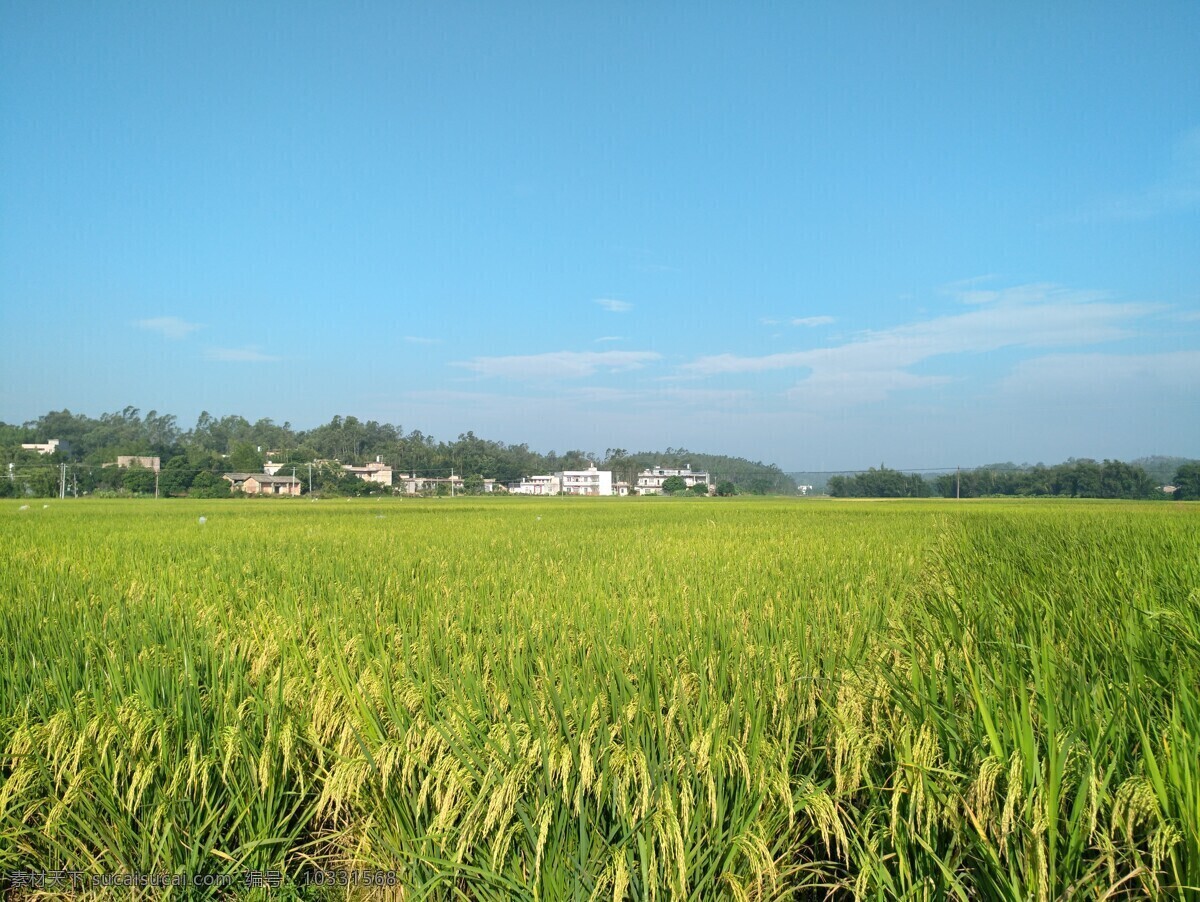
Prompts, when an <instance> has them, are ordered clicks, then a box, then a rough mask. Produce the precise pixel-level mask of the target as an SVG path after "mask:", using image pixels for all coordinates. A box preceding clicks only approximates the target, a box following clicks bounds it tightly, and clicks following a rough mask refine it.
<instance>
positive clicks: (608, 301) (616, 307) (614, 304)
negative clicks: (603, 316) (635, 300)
mask: <svg viewBox="0 0 1200 902" xmlns="http://www.w3.org/2000/svg"><path fill="white" fill-rule="evenodd" d="M595 303H597V304H599V305H600V306H601V307H603V308H604V309H605V310H607V311H608V312H609V313H628V312H629V311H630V310H632V309H633V304H631V303H629V301H618V300H616V299H615V298H596V300H595Z"/></svg>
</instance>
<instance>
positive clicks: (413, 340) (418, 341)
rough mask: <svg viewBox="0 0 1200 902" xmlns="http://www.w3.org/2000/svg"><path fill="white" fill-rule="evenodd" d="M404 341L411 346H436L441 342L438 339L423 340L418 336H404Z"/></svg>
mask: <svg viewBox="0 0 1200 902" xmlns="http://www.w3.org/2000/svg"><path fill="white" fill-rule="evenodd" d="M404 340H405V341H407V342H408V343H409V344H413V345H436V344H441V341H442V340H441V339H440V338H424V337H422V336H420V335H405V336H404Z"/></svg>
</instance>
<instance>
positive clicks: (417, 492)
mask: <svg viewBox="0 0 1200 902" xmlns="http://www.w3.org/2000/svg"><path fill="white" fill-rule="evenodd" d="M267 457H268V459H267V461H266V463H265V464H264V466H263V472H261V473H225V474H224V478H225V479H226V480H227V481H228V482H229V483H230V485H231V487H232V489H233V490H234V491H237V492H242V493H244V494H247V495H300V494H301V493H302V491H303V488H304V480H303V479H302V478H301V476H300V475H298V472H297V467H296V466H295V465H292V464H286V465H285V464H282V463H275V462H272V461H271V459H270V457H271V455H270V454H269V453H268V455H267ZM137 465H140V466H146V467H148V468H150V469H155V468H156V466H157V458H147V459H145V460H144V461H142V460H139V461H138V464H137ZM313 465H314V466H330V465H332V466H337V467H340V468H341V469H342V470H344V471H345V472H346V473H348V474H349V475H351V476H355V477H357V478H359V479H362V480H364V481H366V482H372V483H375V484H377V485H379V486H381V487H383V488H387V489H390V490H391V492H392V494H395V495H409V496H426V495H437V494H449V495H462V494H467V493H469V492H472V491H474V492H482V493H483V494H489V495H491V494H510V495H543V496H545V495H588V496H597V497H603V496H618V497H627V496H629V495H661V494H664V493H666V494H669V493H670V492H671V488H672V486H673V485H674V486H679V485H680V484H682V489H683V490H687V491H691V492H693V493H696V494H709V495H711V494H713V493H714V491H715V486H714V484H713V481H712V478H711V476H710V475H709V474H708V473H707V472H706V471H703V470H693V469H692V468H691V465H690V464H689V465H685V466H683V467H660V466H655V467H649V468H647V469H645V470H642V471H641V472H640V473H639V474H638V476H637V480H636V482H634V483H633V484H632V485H631V484H630V483H629V482H626V481H624V480H616V481H614V479H613V472H612V470H599V469H597V468H596V466H595V464H592V465H591V466H589V467H588V468H587V469H586V470H560V471H558V472H555V473H547V474H545V475H539V476H526V477H524V478H523V479H521V480H520V481H519V482H510V483H508V484H507V485H505V484H503V483H500V482H498V481H497V480H495V479H483V478H481V477H470V476H468V477H465V478H464V477H463V476H461V475H456V474H454V473H451V474H450V475H449V476H418V475H416V474H415V473H409V474H404V473H396V472H395V471H394V470H393V468H392V467H391V466H390V465H388V464H386V463H384V462H383V461H382V460H381V459H378V458H377V459H376V460H374V461H372V462H370V463H367V464H364V465H362V466H356V465H353V464H340V463H338V462H337V461H313ZM306 466H307V465H306ZM286 470H292V471H293V472H291V473H288V472H285V471H286ZM671 479H676V480H679V482H676V483H673V484H672V483H669V482H668V480H671ZM696 486H702V488H701V489H700V491H699V492H697V489H696Z"/></svg>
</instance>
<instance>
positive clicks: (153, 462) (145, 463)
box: [117, 454, 162, 473]
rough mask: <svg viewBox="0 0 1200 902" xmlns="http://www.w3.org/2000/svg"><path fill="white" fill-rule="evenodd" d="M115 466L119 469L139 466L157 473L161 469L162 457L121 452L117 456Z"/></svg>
mask: <svg viewBox="0 0 1200 902" xmlns="http://www.w3.org/2000/svg"><path fill="white" fill-rule="evenodd" d="M117 466H118V467H120V468H121V469H128V468H129V467H141V468H143V469H145V470H153V471H154V472H155V473H157V472H158V471H159V470H161V469H162V459H161V458H158V457H139V456H138V455H136V454H121V455H119V456H118V457H117Z"/></svg>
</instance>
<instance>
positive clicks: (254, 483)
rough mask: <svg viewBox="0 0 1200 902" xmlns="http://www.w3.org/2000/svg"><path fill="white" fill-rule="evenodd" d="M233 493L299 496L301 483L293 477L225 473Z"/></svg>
mask: <svg viewBox="0 0 1200 902" xmlns="http://www.w3.org/2000/svg"><path fill="white" fill-rule="evenodd" d="M224 478H225V479H227V480H229V483H230V484H231V485H232V486H233V489H234V491H236V492H244V493H245V494H247V495H299V494H300V487H301V483H300V480H299V479H297V478H296V477H295V476H270V475H268V474H266V473H226V474H224Z"/></svg>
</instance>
